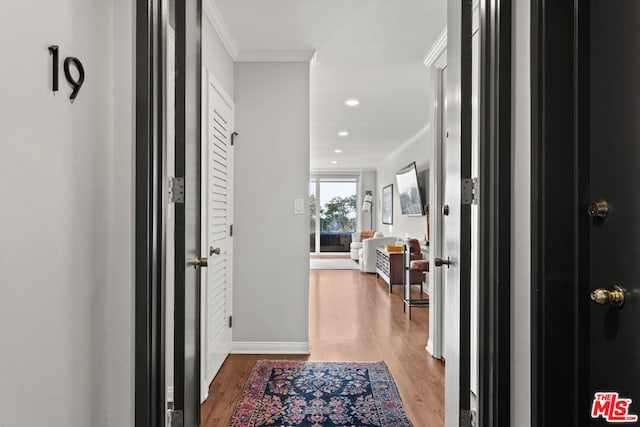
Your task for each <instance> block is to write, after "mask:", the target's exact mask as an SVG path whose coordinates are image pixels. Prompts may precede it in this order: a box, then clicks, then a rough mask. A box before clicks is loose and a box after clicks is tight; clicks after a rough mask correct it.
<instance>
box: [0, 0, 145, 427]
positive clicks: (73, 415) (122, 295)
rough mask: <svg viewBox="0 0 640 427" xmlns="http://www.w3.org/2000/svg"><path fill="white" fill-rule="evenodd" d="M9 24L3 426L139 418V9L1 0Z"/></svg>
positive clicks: (1, 103)
mask: <svg viewBox="0 0 640 427" xmlns="http://www.w3.org/2000/svg"><path fill="white" fill-rule="evenodd" d="M0 20H1V24H0V39H2V40H4V44H3V49H2V55H3V60H2V67H3V71H2V79H0V93H2V96H0V141H2V147H3V153H2V156H0V176H1V177H2V181H3V185H2V186H0V200H2V203H3V208H2V209H0V235H1V236H2V239H0V272H1V277H0V283H1V286H0V337H2V352H0V378H1V379H2V381H1V382H2V387H0V402H2V403H0V408H1V409H0V413H2V419H1V421H0V424H2V425H7V426H17V425H24V426H36V425H52V426H69V427H86V426H89V425H90V426H107V425H118V426H127V425H132V424H133V379H132V378H133V375H132V373H133V368H132V363H133V353H132V342H133V333H132V331H133V328H132V301H133V287H132V266H133V263H132V252H131V247H132V235H133V225H132V214H133V202H132V176H133V167H132V159H133V155H132V153H133V147H132V117H131V111H132V105H133V92H132V87H133V86H132V76H133V49H132V46H133V4H132V3H131V2H128V1H123V0H115V1H113V2H103V1H99V0H82V1H80V0H58V1H56V2H50V1H43V0H37V1H35V2H0ZM116 23H117V26H118V28H117V31H116V30H115V25H116ZM53 44H56V45H59V47H60V67H61V68H60V73H59V75H60V90H59V91H58V92H57V93H55V94H54V93H52V91H51V80H52V61H51V57H50V55H49V52H48V50H47V48H48V46H49V45H53ZM67 56H75V57H77V58H78V59H80V61H82V63H83V65H84V69H85V72H86V78H85V82H84V85H83V86H82V89H81V90H80V92H79V94H78V96H77V99H76V100H75V101H74V102H73V103H71V102H70V100H69V95H70V93H71V88H70V87H69V85H68V84H67V83H66V81H65V77H64V72H63V71H62V65H63V63H64V58H65V57H67ZM72 74H75V72H74V71H72Z"/></svg>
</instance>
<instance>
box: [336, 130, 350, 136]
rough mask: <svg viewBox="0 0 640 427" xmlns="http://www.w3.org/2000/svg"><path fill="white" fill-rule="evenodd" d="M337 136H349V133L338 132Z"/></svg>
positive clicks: (344, 131)
mask: <svg viewBox="0 0 640 427" xmlns="http://www.w3.org/2000/svg"><path fill="white" fill-rule="evenodd" d="M338 136H342V137H344V136H349V132H347V131H346V130H341V131H340V132H338Z"/></svg>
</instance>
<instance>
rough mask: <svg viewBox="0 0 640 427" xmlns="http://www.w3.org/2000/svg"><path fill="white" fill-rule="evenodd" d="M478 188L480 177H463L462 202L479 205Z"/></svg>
mask: <svg viewBox="0 0 640 427" xmlns="http://www.w3.org/2000/svg"><path fill="white" fill-rule="evenodd" d="M478 190H479V188H478V178H468V179H463V180H462V195H461V203H462V204H463V205H477V204H478Z"/></svg>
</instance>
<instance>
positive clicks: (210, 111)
mask: <svg viewBox="0 0 640 427" xmlns="http://www.w3.org/2000/svg"><path fill="white" fill-rule="evenodd" d="M206 87H207V92H208V93H207V103H208V105H207V109H206V113H205V114H206V115H207V117H206V124H205V126H207V131H206V137H207V141H206V142H207V143H206V149H207V155H206V165H204V164H203V178H205V177H206V185H203V192H204V191H206V196H205V198H203V213H204V209H205V206H206V216H204V218H206V220H204V221H203V222H206V234H205V236H206V238H205V239H203V246H204V248H203V249H205V250H206V253H207V254H208V255H209V266H208V268H206V269H203V274H205V275H206V280H205V281H203V283H206V287H204V289H203V292H202V301H203V302H204V303H205V307H204V310H203V311H204V312H203V316H202V317H203V337H205V339H204V341H205V348H206V354H204V356H205V360H203V367H202V369H203V372H204V378H203V381H204V382H203V387H208V386H209V384H210V383H211V381H212V380H213V378H214V377H215V375H216V373H217V372H218V370H219V369H220V366H221V365H222V363H223V362H224V360H225V358H226V357H227V355H228V354H229V351H230V348H231V328H230V322H229V318H230V316H231V283H232V277H231V275H232V270H233V265H232V262H233V256H232V242H231V233H230V227H231V220H232V218H233V201H232V198H233V197H232V196H233V191H232V183H233V171H232V166H233V147H232V145H231V138H232V133H233V111H234V105H233V102H232V101H231V99H230V98H229V96H228V95H227V94H226V93H225V92H224V90H222V88H221V86H220V85H219V83H217V81H216V80H215V78H214V77H213V75H212V74H211V73H208V76H207V86H206ZM203 157H204V156H203ZM205 200H206V203H205ZM218 250H219V253H218ZM203 279H204V278H203ZM205 390H206V389H205ZM203 395H204V394H203Z"/></svg>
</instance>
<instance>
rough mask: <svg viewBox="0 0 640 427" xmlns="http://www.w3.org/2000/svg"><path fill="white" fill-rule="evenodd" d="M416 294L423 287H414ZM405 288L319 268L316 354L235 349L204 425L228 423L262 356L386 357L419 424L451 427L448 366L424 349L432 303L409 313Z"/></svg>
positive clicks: (314, 306)
mask: <svg viewBox="0 0 640 427" xmlns="http://www.w3.org/2000/svg"><path fill="white" fill-rule="evenodd" d="M414 288H415V292H416V295H417V294H418V287H417V286H414ZM400 291H401V289H400V287H395V289H394V293H393V294H392V295H389V292H388V287H387V284H386V283H384V282H383V281H382V280H381V279H376V275H375V274H366V273H360V271H357V270H312V271H311V287H310V307H309V310H310V319H309V325H310V330H309V339H310V346H311V355H310V356H286V355H230V356H229V357H228V358H227V360H226V361H225V363H224V365H223V366H222V368H221V369H220V372H219V373H218V375H217V376H216V378H215V379H214V381H213V382H212V383H211V386H210V388H209V398H208V399H207V400H206V401H205V402H204V403H203V404H202V408H201V409H202V412H201V415H202V426H206V427H222V426H226V425H227V423H228V422H229V419H230V418H231V415H232V414H233V411H234V409H235V407H236V405H237V403H238V400H239V398H240V394H241V392H242V389H243V387H244V384H245V382H246V381H247V379H248V378H249V374H250V373H251V370H252V369H253V366H254V364H255V362H256V361H257V360H260V359H296V360H326V361H378V360H384V361H385V362H386V363H387V365H388V366H389V369H390V370H391V373H392V374H393V377H394V379H395V381H396V384H397V385H398V389H399V391H400V395H401V396H402V401H403V404H404V408H405V411H406V412H407V415H408V416H409V419H411V421H412V423H413V425H414V426H416V427H431V426H442V425H444V364H443V362H441V361H440V360H436V359H433V358H432V357H431V356H429V354H428V353H427V352H426V350H425V349H424V347H425V345H426V342H427V334H428V329H429V328H428V321H429V320H428V319H429V317H428V313H429V309H425V308H414V309H413V311H412V320H411V321H409V316H408V314H406V313H403V310H402V299H401V296H400Z"/></svg>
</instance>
